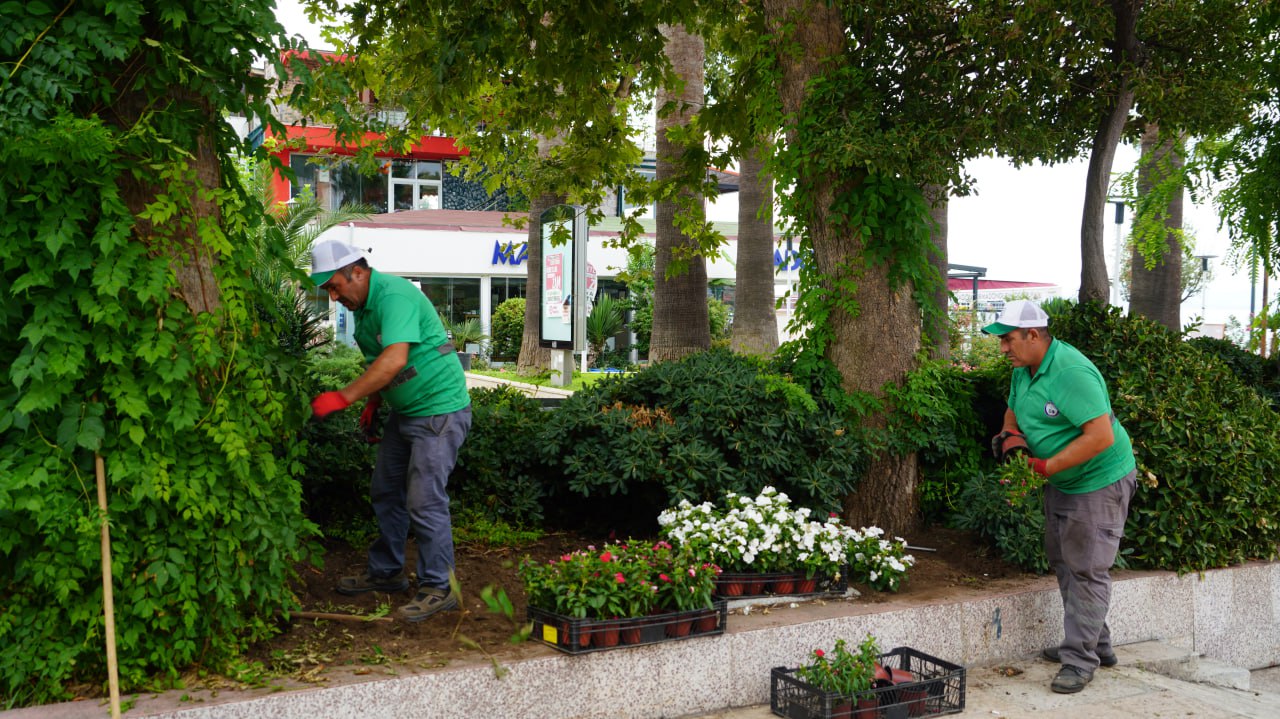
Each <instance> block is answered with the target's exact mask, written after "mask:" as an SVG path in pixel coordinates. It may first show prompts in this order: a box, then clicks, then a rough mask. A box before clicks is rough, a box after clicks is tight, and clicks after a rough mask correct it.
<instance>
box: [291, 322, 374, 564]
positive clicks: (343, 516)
mask: <svg viewBox="0 0 1280 719" xmlns="http://www.w3.org/2000/svg"><path fill="white" fill-rule="evenodd" d="M364 368H365V362H364V357H363V356H362V355H361V354H360V351H359V350H357V349H356V348H354V347H351V346H350V345H346V344H343V343H341V342H333V343H330V344H329V345H326V346H325V347H323V348H319V349H314V350H311V351H310V352H309V353H308V354H307V361H306V372H307V389H306V395H307V396H308V397H314V396H316V395H318V394H320V393H321V392H328V391H331V390H338V389H342V388H343V387H345V386H347V385H348V384H350V383H351V382H352V381H353V380H355V379H356V378H357V377H359V376H360V374H361V373H362V372H364ZM363 409H364V403H363V402H357V403H356V404H355V405H354V406H352V407H348V408H347V409H345V410H343V411H341V412H335V413H334V414H332V415H330V416H329V417H328V418H326V419H325V420H323V421H318V420H312V421H310V422H307V424H306V426H305V427H303V430H302V433H301V439H302V440H304V441H305V442H306V446H307V451H306V452H305V453H304V454H303V456H302V460H301V461H302V468H303V476H302V488H303V500H304V508H305V510H306V513H307V516H308V517H309V518H310V519H311V521H313V522H315V523H316V524H318V525H319V526H320V528H321V531H323V532H324V533H325V534H327V535H330V536H335V535H336V536H344V537H347V538H350V539H352V540H353V541H355V542H356V543H359V541H360V535H362V534H365V533H367V532H369V531H372V530H373V528H374V526H375V525H374V523H373V521H374V520H373V507H372V506H371V505H370V503H369V481H370V477H371V475H372V472H373V462H374V458H375V457H376V455H377V446H376V445H373V444H369V443H368V442H367V441H365V437H364V432H363V431H362V430H361V429H360V412H361V411H362V410H363ZM382 412H383V416H384V417H385V414H386V410H385V409H384V410H382Z"/></svg>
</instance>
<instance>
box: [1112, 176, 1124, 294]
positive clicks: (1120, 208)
mask: <svg viewBox="0 0 1280 719" xmlns="http://www.w3.org/2000/svg"><path fill="white" fill-rule="evenodd" d="M1111 204H1113V205H1115V206H1116V261H1115V270H1116V274H1115V276H1114V277H1113V278H1112V279H1111V304H1113V305H1115V306H1117V307H1119V306H1120V245H1121V244H1122V243H1121V241H1120V227H1121V226H1122V225H1123V224H1124V200H1112V201H1111Z"/></svg>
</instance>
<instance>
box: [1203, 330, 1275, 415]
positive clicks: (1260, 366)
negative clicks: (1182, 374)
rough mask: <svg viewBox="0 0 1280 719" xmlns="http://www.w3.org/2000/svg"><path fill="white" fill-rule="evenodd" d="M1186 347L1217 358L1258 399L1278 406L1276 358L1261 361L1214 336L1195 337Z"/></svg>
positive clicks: (1240, 348)
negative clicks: (1252, 389)
mask: <svg viewBox="0 0 1280 719" xmlns="http://www.w3.org/2000/svg"><path fill="white" fill-rule="evenodd" d="M1187 344H1189V345H1191V346H1192V347H1195V348H1196V349H1198V350H1200V351H1201V352H1204V353H1206V354H1209V355H1212V356H1214V357H1217V358H1218V361H1219V362H1222V363H1223V364H1224V365H1226V366H1227V369H1229V370H1231V373H1232V374H1234V375H1235V376H1236V377H1238V378H1239V379H1240V381H1241V382H1243V383H1245V384H1246V385H1248V386H1250V387H1252V388H1254V390H1256V391H1257V392H1258V394H1259V395H1260V396H1262V397H1263V398H1264V399H1266V400H1268V401H1269V402H1271V406H1272V407H1277V406H1280V357H1270V358H1265V359H1264V358H1263V357H1262V356H1260V355H1257V354H1254V353H1253V352H1250V351H1248V350H1246V349H1244V348H1242V347H1240V346H1239V345H1237V344H1236V343H1234V342H1231V341H1229V340H1220V339H1217V338H1216V337H1195V338H1192V339H1189V340H1187Z"/></svg>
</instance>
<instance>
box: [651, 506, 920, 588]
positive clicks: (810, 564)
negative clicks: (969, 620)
mask: <svg viewBox="0 0 1280 719" xmlns="http://www.w3.org/2000/svg"><path fill="white" fill-rule="evenodd" d="M725 504H726V507H727V508H726V509H724V510H721V509H718V508H717V507H715V506H714V505H713V504H711V503H710V502H703V503H702V504H698V505H694V504H691V503H690V502H688V501H687V500H686V501H681V502H680V504H679V505H678V506H676V507H673V508H669V509H666V510H664V511H663V512H662V513H661V514H659V515H658V524H659V525H660V526H661V528H662V529H661V531H662V534H663V536H664V537H666V538H667V539H668V540H669V541H671V542H672V543H673V544H680V545H684V546H689V547H693V548H694V549H695V550H696V551H698V552H699V553H700V554H703V555H705V556H706V557H707V558H708V560H709V561H712V562H714V563H716V564H718V565H719V566H721V567H722V568H724V569H726V570H727V571H754V572H769V571H795V570H799V569H802V568H803V569H808V570H811V572H816V573H821V574H836V573H839V572H841V571H843V567H844V565H845V563H846V562H851V561H853V557H851V556H850V554H849V552H850V551H851V550H855V549H856V550H857V551H859V552H860V553H861V554H860V556H859V557H858V560H857V561H858V563H872V564H874V565H875V567H876V571H877V572H878V573H879V574H884V573H885V572H887V571H893V572H894V573H895V574H896V575H897V576H898V577H901V576H902V575H904V574H905V573H906V567H907V566H910V565H911V564H912V563H913V562H914V559H912V558H911V557H910V556H907V555H903V554H902V547H903V546H904V545H905V542H902V541H901V540H899V544H898V546H897V547H894V546H893V545H892V543H891V542H887V541H885V540H882V539H880V537H882V536H883V535H884V532H883V531H882V530H881V529H879V528H878V527H869V528H865V529H862V530H854V529H852V528H850V527H846V526H844V525H843V524H841V523H840V519H839V517H837V516H835V515H831V516H830V517H828V518H827V519H826V521H822V522H819V521H817V520H814V519H811V518H810V517H811V515H812V511H811V510H809V509H806V508H803V507H801V508H796V509H793V508H792V507H791V500H790V498H788V497H787V495H786V494H785V493H783V492H779V491H778V490H776V489H775V488H773V487H765V488H764V489H763V490H762V491H761V492H760V494H759V496H756V497H754V498H751V497H744V496H740V495H737V494H733V493H729V494H728V495H727V496H726V499H725ZM870 540H874V541H875V544H874V545H873V543H872V541H870ZM880 543H883V544H884V545H885V549H884V552H883V553H882V552H880V551H877V548H878V547H879V545H880ZM882 554H883V556H882Z"/></svg>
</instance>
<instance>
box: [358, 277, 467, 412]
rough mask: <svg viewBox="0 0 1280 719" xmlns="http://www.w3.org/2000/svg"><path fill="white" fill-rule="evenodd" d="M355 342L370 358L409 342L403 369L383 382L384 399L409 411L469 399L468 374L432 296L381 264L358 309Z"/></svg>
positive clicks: (456, 405)
mask: <svg viewBox="0 0 1280 719" xmlns="http://www.w3.org/2000/svg"><path fill="white" fill-rule="evenodd" d="M355 316H356V332H355V336H356V344H358V345H360V351H361V352H363V353H364V358H365V360H367V361H369V362H372V361H373V360H375V359H376V358H377V357H378V355H380V354H382V350H383V349H384V348H385V347H387V345H393V344H396V343H399V342H408V343H409V360H408V362H406V363H405V366H404V369H402V370H400V373H399V374H397V375H396V376H395V377H394V378H392V380H391V382H389V383H388V384H387V386H386V387H383V388H382V400H383V401H384V402H386V403H387V405H388V406H390V407H391V408H392V409H394V410H395V411H396V412H399V413H400V414H403V415H406V416H409V417H428V416H431V415H437V414H448V413H449V412H456V411H458V410H460V409H463V408H464V407H466V406H467V405H469V404H471V396H470V395H469V394H467V378H466V376H465V375H463V373H462V363H461V362H459V361H458V356H457V353H455V352H453V351H451V350H447V351H445V352H443V353H442V352H441V351H440V350H439V347H441V346H442V345H445V344H448V342H449V336H448V335H447V334H446V333H445V330H444V325H443V324H442V323H441V322H440V316H439V315H437V314H436V308H435V307H434V306H433V305H432V304H431V300H429V299H427V296H426V295H424V294H423V293H422V290H420V289H418V288H417V287H416V286H415V285H414V284H413V283H412V282H410V281H408V280H406V279H405V278H403V277H396V276H395V275H386V274H383V273H381V272H378V271H377V270H372V271H371V272H370V274H369V299H368V300H366V301H365V303H364V307H362V308H360V309H358V310H356V312H355Z"/></svg>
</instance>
